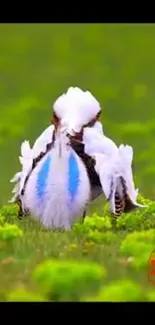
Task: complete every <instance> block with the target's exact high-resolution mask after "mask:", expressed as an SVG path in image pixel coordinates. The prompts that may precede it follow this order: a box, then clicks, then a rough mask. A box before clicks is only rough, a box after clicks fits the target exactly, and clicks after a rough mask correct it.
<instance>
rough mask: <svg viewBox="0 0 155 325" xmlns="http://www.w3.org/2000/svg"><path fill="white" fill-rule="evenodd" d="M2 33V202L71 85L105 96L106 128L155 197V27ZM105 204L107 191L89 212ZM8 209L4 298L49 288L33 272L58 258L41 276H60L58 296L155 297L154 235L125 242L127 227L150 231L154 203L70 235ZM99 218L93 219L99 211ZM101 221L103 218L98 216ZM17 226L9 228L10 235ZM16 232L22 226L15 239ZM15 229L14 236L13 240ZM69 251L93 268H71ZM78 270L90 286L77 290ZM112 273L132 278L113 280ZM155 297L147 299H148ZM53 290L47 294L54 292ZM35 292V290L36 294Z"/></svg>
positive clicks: (17, 28) (4, 29)
mask: <svg viewBox="0 0 155 325" xmlns="http://www.w3.org/2000/svg"><path fill="white" fill-rule="evenodd" d="M0 40H1V42H0V99H1V100H0V150H1V151H0V152H1V153H0V169H1V182H0V193H1V195H0V206H1V207H2V209H3V205H6V204H7V201H8V200H9V199H10V198H11V196H12V193H11V190H12V185H11V184H10V183H9V180H10V178H11V177H12V176H13V174H14V173H16V172H17V171H18V170H20V164H19V160H18V156H19V154H20V144H21V142H22V141H23V140H25V139H28V140H30V142H31V144H32V143H33V141H34V140H35V139H36V137H38V136H39V135H40V133H41V132H42V131H43V130H44V129H45V127H47V126H48V125H49V123H50V117H51V112H52V104H53V102H54V101H55V99H56V98H57V96H59V95H60V94H61V93H63V92H65V91H66V90H67V88H68V87H70V86H78V87H80V88H82V89H88V90H90V91H91V92H92V93H93V95H94V96H96V98H97V99H98V100H99V102H100V104H101V107H102V116H101V120H102V123H103V129H104V132H105V133H106V135H108V136H109V137H111V138H112V139H113V140H114V141H115V142H116V143H117V144H120V143H124V144H130V145H132V146H133V149H134V163H133V165H134V166H133V170H134V179H135V184H136V187H138V188H139V190H140V193H141V195H142V196H143V197H146V198H149V199H150V200H154V197H155V186H154V183H155V154H154V153H155V142H154V134H155V90H154V89H155V59H154V58H155V25H154V24H1V25H0ZM104 206H105V202H104V199H103V198H101V199H100V200H98V201H96V202H95V203H94V205H92V206H91V207H90V209H89V211H88V214H89V216H92V215H93V213H94V212H96V213H98V215H99V216H100V217H103V216H104V217H105V215H107V212H105V210H104ZM1 215H3V216H4V220H3V221H0V225H1V228H0V279H1V280H0V299H1V300H6V299H9V298H6V296H7V294H8V293H9V292H10V291H12V290H17V289H18V288H25V289H23V290H27V291H30V292H39V294H41V295H42V289H40V287H39V286H38V283H36V284H35V281H36V278H37V276H34V278H35V279H33V276H32V273H33V269H35V267H36V266H37V264H38V263H40V262H44V261H45V260H46V259H51V258H56V261H57V263H58V264H56V265H53V267H52V266H51V268H52V269H53V270H55V273H54V274H53V275H52V271H50V266H45V267H44V270H46V269H47V270H46V271H47V272H45V274H44V275H42V277H43V278H44V279H45V278H46V277H47V278H49V280H48V281H49V282H50V284H48V286H49V287H50V285H51V287H52V286H53V282H52V281H54V280H53V279H55V283H58V285H57V287H56V289H55V293H53V295H52V293H51V296H50V297H51V300H61V299H71V300H73V299H76V298H78V299H87V298H88V299H91V295H92V296H93V295H96V296H98V298H97V299H101V300H106V299H112V298H111V297H114V299H115V300H117V299H118V300H123V299H125V300H130V299H131V300H140V299H144V300H147V299H154V300H155V297H154V296H153V294H152V293H150V292H151V290H153V287H152V286H151V284H149V283H148V279H147V272H146V264H147V260H148V257H149V254H150V253H151V249H153V244H154V236H155V235H154V233H144V234H143V233H142V235H144V238H143V240H142V245H140V244H137V242H141V239H139V237H138V236H139V235H138V234H136V235H135V236H137V237H136V238H138V239H134V240H135V241H136V243H135V247H136V248H135V250H134V249H133V248H132V247H130V249H128V248H126V247H125V249H124V250H123V251H121V245H123V244H122V241H123V240H124V239H125V236H127V235H128V232H132V231H134V230H138V231H144V232H145V231H147V230H148V229H150V228H152V229H153V228H154V225H155V221H154V219H153V218H155V217H154V216H155V207H154V203H153V202H152V203H150V206H149V208H148V210H147V209H144V212H143V214H142V213H141V212H139V211H138V212H137V214H136V212H135V214H132V215H129V216H128V217H126V216H122V217H121V220H122V221H120V223H121V222H122V224H123V222H124V224H123V226H118V227H116V222H114V221H113V220H111V218H110V217H109V216H107V218H108V221H107V222H110V224H111V222H112V225H111V228H108V229H107V227H106V226H104V227H102V226H101V227H100V226H91V225H88V227H86V226H87V223H86V225H85V226H81V227H84V229H85V227H86V230H87V231H86V232H85V231H84V229H83V228H80V229H78V226H77V228H76V227H75V229H73V230H72V231H71V232H70V233H59V232H52V231H45V230H43V229H41V228H40V226H39V225H37V224H35V222H33V221H32V220H22V221H19V220H17V218H16V213H15V212H14V211H12V210H11V212H10V210H7V211H6V210H5V211H4V209H3V211H2V213H1ZM9 216H10V217H9ZM93 218H95V217H93ZM123 218H124V219H123ZM126 218H128V219H126ZM147 218H148V221H147ZM93 220H94V222H95V220H96V219H93ZM123 220H124V221H123ZM103 221H104V219H103ZM4 222H8V223H11V224H16V225H18V227H19V228H21V229H22V230H23V236H22V237H21V238H14V236H15V232H16V230H9V229H8V230H7V229H4ZM96 222H97V224H98V223H99V225H100V223H101V224H102V220H100V219H99V221H96ZM105 222H106V221H105ZM88 223H89V222H88ZM96 227H99V228H97V229H96ZM95 229H96V230H95ZM9 231H11V235H7V233H8V232H9ZM17 231H18V230H17ZM95 231H97V233H95ZM149 231H154V232H155V230H149ZM109 232H110V233H109ZM5 233H6V236H5ZM9 234H10V233H9ZM18 235H19V234H18V233H17V237H18ZM7 236H10V237H9V238H10V240H9V239H8V237H7ZM19 236H20V235H19ZM134 240H133V242H134ZM131 242H132V240H131ZM137 245H140V246H137ZM129 246H132V245H129ZM133 246H134V244H133ZM122 249H123V248H122ZM138 256H139V257H138ZM64 259H67V261H68V262H66V263H68V264H67V265H68V270H70V271H66V272H67V274H68V275H66V278H67V279H68V280H66V283H67V281H68V283H69V284H68V286H67V285H66V287H65V284H64V283H63V279H60V278H61V277H60V278H59V277H58V276H57V277H56V274H57V267H59V263H60V264H61V263H63V260H64ZM71 259H72V260H75V261H78V260H81V261H83V263H84V262H85V263H86V266H83V269H82V264H81V269H78V267H77V266H74V265H71V266H70V264H69V260H71ZM139 259H140V262H139ZM137 260H138V262H137ZM133 261H134V262H133ZM135 261H136V262H135ZM92 262H96V263H97V264H99V267H103V268H105V269H106V272H107V275H106V276H103V279H101V284H100V275H99V273H100V272H99V271H100V270H97V269H95V266H94V273H93V271H92V272H91V269H92V270H93V266H92V268H91V264H90V266H89V263H92ZM53 263H54V262H53ZM81 263H82V262H81ZM138 263H139V264H138ZM132 264H133V265H132ZM137 265H138V266H137ZM97 266H98V265H97ZM97 266H96V267H97ZM62 268H63V265H62ZM74 268H75V270H74ZM87 268H88V270H87ZM89 268H90V269H89ZM71 270H73V271H74V272H71ZM38 272H39V271H38ZM53 272H54V271H53ZM70 272H71V273H73V275H75V279H72V278H71V279H70V278H68V277H69V274H70ZM80 272H81V273H80ZM95 272H96V273H95ZM103 273H104V272H103ZM77 274H79V278H78V279H79V280H78V281H79V288H80V285H81V287H82V286H83V285H82V284H83V283H84V284H85V286H86V287H85V289H83V291H82V289H81V291H79V292H77V291H78V290H77V288H76V285H75V283H76V275H77ZM85 274H88V277H87V276H86V275H85ZM50 277H51V278H50ZM73 278H74V276H73ZM101 278H102V277H101ZM87 279H88V280H87ZM78 281H77V282H78ZM80 281H81V282H80ZM113 281H126V282H122V284H121V283H118V284H117V282H116V283H114V284H113V283H112V282H113ZM36 282H37V281H36ZM38 282H39V283H40V279H39V280H38ZM43 282H44V281H43ZM45 282H46V281H45ZM132 282H133V283H132ZM51 283H52V284H51ZM60 284H61V285H62V288H65V289H64V291H63V289H62V291H61V288H60V287H61V286H60ZM104 285H105V289H104ZM136 285H137V286H138V285H139V286H140V287H139V288H138V287H136ZM100 286H102V289H103V290H105V291H104V293H102V294H100V296H102V298H101V297H100V298H99V293H98V291H99V288H100ZM107 286H110V288H109V287H107ZM111 286H112V287H111ZM43 287H45V284H44V285H43ZM118 287H119V288H120V289H119V290H120V293H118V294H116V292H119V290H118V289H117V288H118ZM67 288H68V289H67ZM40 290H41V291H40ZM79 290H80V289H79ZM108 290H109V291H108ZM121 290H122V291H121ZM141 290H142V291H144V293H142V292H141ZM40 292H41V293H40ZM51 292H52V289H51ZM64 292H65V294H64ZM71 292H72V293H73V294H72V293H71ZM76 292H77V294H76ZM107 292H108V293H107ZM109 292H110V293H109ZM130 292H134V294H132V293H131V294H130ZM22 294H23V295H24V294H25V296H26V293H21V294H19V295H22ZM27 295H28V293H27ZM76 295H77V296H76ZM148 295H149V298H146V296H147V297H148ZM43 296H44V293H43ZM83 296H84V297H86V298H83ZM116 296H117V297H116ZM144 296H145V297H144ZM45 297H46V298H45V299H47V296H46V295H45ZM48 297H49V296H48ZM107 297H109V298H107ZM124 297H125V298H124ZM150 297H151V298H150ZM152 297H153V298H152ZM16 298H17V297H16ZM18 298H19V299H22V298H21V297H18ZM10 299H15V297H14V296H12V298H10ZM23 299H24V298H23ZM25 299H26V298H25ZM27 299H35V298H34V297H32V294H29V297H28V296H27ZM36 299H37V298H36ZM38 299H39V298H38ZM40 299H41V298H40ZM48 299H49V298H48Z"/></svg>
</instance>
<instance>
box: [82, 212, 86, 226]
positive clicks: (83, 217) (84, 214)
mask: <svg viewBox="0 0 155 325" xmlns="http://www.w3.org/2000/svg"><path fill="white" fill-rule="evenodd" d="M85 216H86V210H84V212H83V215H82V223H84V219H85Z"/></svg>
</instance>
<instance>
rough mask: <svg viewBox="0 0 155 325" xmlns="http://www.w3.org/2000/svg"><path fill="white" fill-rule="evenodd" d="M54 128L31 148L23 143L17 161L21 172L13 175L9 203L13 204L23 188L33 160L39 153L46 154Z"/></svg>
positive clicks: (47, 131)
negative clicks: (11, 196) (11, 195)
mask: <svg viewBox="0 0 155 325" xmlns="http://www.w3.org/2000/svg"><path fill="white" fill-rule="evenodd" d="M53 131H54V126H53V125H50V126H49V127H48V128H47V129H46V130H45V131H44V132H43V133H42V134H41V135H40V136H39V138H37V140H36V141H35V143H34V145H33V147H32V148H30V144H29V142H28V141H24V142H23V143H22V145H21V156H20V157H19V161H20V163H21V172H18V173H16V174H15V175H14V177H13V178H12V179H11V181H10V182H12V183H15V186H14V188H13V191H12V193H14V196H13V198H12V199H11V200H10V201H9V202H15V201H16V199H17V198H18V196H19V195H20V192H21V190H22V188H23V186H24V183H25V180H26V177H27V175H28V174H29V173H30V172H31V169H32V165H33V160H34V159H36V158H37V157H38V156H39V155H40V153H41V152H42V153H45V152H46V147H47V145H48V144H49V143H51V141H52V136H53Z"/></svg>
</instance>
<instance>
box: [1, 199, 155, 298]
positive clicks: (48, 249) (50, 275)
mask: <svg viewBox="0 0 155 325" xmlns="http://www.w3.org/2000/svg"><path fill="white" fill-rule="evenodd" d="M141 200H142V199H141V197H139V201H140V202H141ZM153 209H155V205H154V202H152V201H149V203H148V207H147V208H144V209H143V210H140V211H139V210H137V213H136V212H135V213H132V214H131V213H130V214H129V215H128V217H129V219H130V224H132V225H133V226H132V229H130V230H129V228H128V221H129V219H128V220H127V222H126V223H125V222H123V220H125V215H122V216H121V217H120V218H119V219H115V218H113V217H111V216H110V215H109V214H108V213H107V206H105V208H104V209H103V214H102V215H97V213H93V214H92V216H91V217H89V216H87V217H86V219H85V222H84V224H81V223H76V224H74V225H73V227H72V229H71V231H67V232H66V231H62V230H61V231H58V230H57V231H56V230H45V229H44V228H43V227H42V226H41V225H40V224H38V223H36V222H35V221H34V220H33V219H32V218H28V217H27V218H24V219H23V220H19V219H18V218H17V211H18V209H17V207H16V205H9V206H4V207H3V208H2V209H1V214H0V279H1V286H0V300H1V301H19V300H20V301H66V300H67V301H84V300H86V301H107V300H108V301H141V300H142V301H154V300H155V297H154V295H153V293H152V292H153V289H154V287H153V285H152V284H151V283H150V282H149V281H148V260H149V257H150V254H151V252H152V250H153V249H154V244H155V227H152V225H151V223H150V224H148V223H145V217H146V215H148V216H149V213H150V214H151V213H152V211H153ZM138 212H139V214H141V216H142V220H141V226H140V225H139V214H138ZM133 217H134V219H135V220H133ZM121 221H122V222H123V229H122V228H121V227H120V224H121ZM136 221H137V223H136ZM137 225H138V226H137ZM137 229H138V230H137Z"/></svg>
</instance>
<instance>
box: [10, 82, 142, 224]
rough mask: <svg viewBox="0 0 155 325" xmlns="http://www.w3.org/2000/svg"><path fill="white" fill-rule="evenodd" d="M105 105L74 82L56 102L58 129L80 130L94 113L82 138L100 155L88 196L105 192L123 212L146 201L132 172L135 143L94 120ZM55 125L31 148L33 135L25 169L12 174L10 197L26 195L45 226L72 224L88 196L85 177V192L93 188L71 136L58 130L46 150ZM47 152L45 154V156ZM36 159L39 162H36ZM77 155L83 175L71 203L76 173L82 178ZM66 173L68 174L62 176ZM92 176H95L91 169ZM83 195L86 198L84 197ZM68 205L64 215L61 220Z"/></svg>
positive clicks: (23, 158) (92, 155)
mask: <svg viewBox="0 0 155 325" xmlns="http://www.w3.org/2000/svg"><path fill="white" fill-rule="evenodd" d="M100 110H101V108H100V104H99V102H98V101H97V100H96V99H95V97H94V96H93V95H92V94H91V93H90V92H89V91H83V90H81V89H79V88H77V87H70V88H69V89H68V91H67V92H66V93H65V94H63V95H61V96H60V97H58V99H57V100H56V101H55V103H54V111H55V113H56V115H57V117H58V118H59V120H60V121H59V122H60V127H59V128H58V130H59V132H60V133H62V134H63V132H66V133H69V134H70V135H75V132H77V133H78V132H80V131H81V129H82V128H83V126H84V125H87V124H88V123H89V122H90V121H91V120H92V119H94V125H93V126H91V127H84V128H83V140H82V142H83V145H84V153H85V154H87V155H88V156H89V157H90V158H92V159H94V161H95V166H94V167H93V168H94V172H92V175H94V173H96V176H95V177H96V180H95V182H94V181H92V179H91V196H89V199H90V200H94V199H95V198H97V197H98V196H99V195H100V194H101V193H103V194H104V195H105V197H106V198H107V200H109V202H110V208H111V211H112V212H113V213H114V214H118V211H120V214H121V213H122V212H123V211H127V210H130V209H132V208H134V207H138V206H139V207H140V206H141V205H139V204H138V203H137V202H136V200H137V195H138V190H137V189H135V186H134V181H133V175H132V160H133V149H132V147H130V146H124V145H120V147H117V146H116V144H115V143H114V142H113V141H112V140H111V139H109V138H108V137H106V136H105V135H104V134H103V129H102V124H101V123H100V122H99V121H96V122H95V118H96V116H97V114H98V113H99V112H100ZM54 130H55V127H54V125H50V126H49V127H48V128H47V129H46V130H45V131H44V132H43V133H42V134H41V135H40V136H39V137H38V139H37V140H36V142H35V143H34V145H33V147H32V148H30V145H29V142H28V141H25V142H24V143H23V144H22V146H21V156H20V158H19V159H20V162H21V166H22V170H21V172H19V173H17V174H16V175H15V176H14V178H13V179H12V180H11V181H12V182H15V183H16V185H15V187H14V189H13V193H14V197H13V198H12V200H11V201H12V202H14V201H16V200H17V198H18V197H19V198H20V199H21V200H22V205H23V209H27V208H29V209H30V211H31V212H33V213H34V214H35V213H36V215H37V218H41V220H42V221H43V223H44V225H45V226H49V227H51V226H52V227H55V226H58V225H59V226H60V225H62V226H65V227H66V228H67V227H70V225H71V222H70V221H69V220H70V218H71V219H72V220H73V219H76V217H77V211H78V213H79V212H80V211H82V210H83V207H84V205H85V203H86V201H87V200H86V197H85V196H84V195H83V193H84V192H83V190H84V184H83V180H84V179H85V182H86V189H85V190H86V196H88V192H90V189H89V190H88V187H89V186H90V184H89V185H88V183H89V180H88V177H87V176H86V175H87V173H86V170H85V167H84V165H83V163H82V161H81V159H80V158H79V157H78V155H77V154H76V149H75V148H74V150H72V149H71V148H70V149H68V148H69V147H68V145H67V144H66V142H65V141H66V139H67V138H66V136H65V138H62V137H61V136H60V134H59V136H58V134H57V137H58V138H57V142H56V143H55V146H54V147H53V148H52V149H50V151H49V148H48V150H47V147H48V146H49V145H50V144H51V143H52V138H53V134H54ZM60 142H61V145H60ZM58 143H59V145H58ZM60 147H61V150H62V151H63V152H64V154H63V155H62V158H60V155H58V148H59V150H60ZM45 153H46V154H45ZM44 154H45V156H43V155H44ZM73 158H74V159H73ZM35 159H37V161H38V163H37V166H36V167H35V168H34V160H35ZM75 161H76V162H77V165H78V167H79V169H80V168H81V169H80V175H81V181H80V187H79V192H78V194H77V193H76V195H75V197H76V201H74V204H73V205H72V208H68V205H67V202H68V195H69V194H68V193H69V192H68V191H69V189H70V190H71V191H72V194H73V193H74V192H75V184H76V181H75V180H76V177H77V178H78V169H77V165H76V164H75ZM69 166H70V169H69ZM86 167H87V166H86ZM33 168H34V169H33ZM88 168H89V167H88ZM88 168H87V171H88ZM32 169H33V170H32ZM60 171H61V172H60ZM29 174H30V177H29V179H28V182H27V184H26V188H25V195H24V196H21V192H22V189H23V186H24V184H25V180H26V179H27V177H28V175H29ZM62 174H63V175H64V176H63V178H62ZM38 175H40V181H39V183H37V177H39V176H38ZM67 177H68V178H67ZM89 177H90V178H91V173H90V175H89ZM69 179H70V181H69ZM71 179H72V181H71ZM47 180H48V181H47ZM73 180H74V181H73ZM46 181H47V183H46ZM74 183H75V184H74ZM37 184H42V187H37V186H38V185H37ZM68 184H70V185H68ZM82 184H83V185H82ZM92 184H94V185H93V186H94V187H93V186H92ZM45 189H46V190H45ZM61 189H62V190H61ZM44 190H45V194H44ZM51 190H52V192H51ZM36 193H40V197H41V196H42V195H43V197H44V199H43V198H42V199H40V201H39V196H36ZM51 193H52V195H51ZM70 193H71V192H70ZM38 195H39V194H38ZM73 196H74V195H73ZM83 199H84V201H82V200H83ZM44 201H45V203H46V204H45V203H44ZM39 202H40V203H39ZM47 202H48V204H47ZM75 202H76V203H75ZM82 202H83V203H82ZM44 204H45V205H44ZM45 206H46V207H45ZM52 206H53V208H52ZM80 206H81V207H82V208H80ZM51 210H52V215H51ZM63 210H64V211H65V216H64V219H63V221H62V219H61V214H62V212H63ZM71 215H72V217H71ZM49 216H50V217H49ZM54 218H55V220H54ZM66 220H68V221H66Z"/></svg>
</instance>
